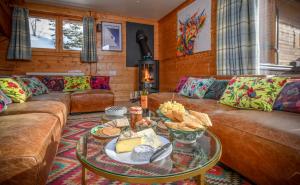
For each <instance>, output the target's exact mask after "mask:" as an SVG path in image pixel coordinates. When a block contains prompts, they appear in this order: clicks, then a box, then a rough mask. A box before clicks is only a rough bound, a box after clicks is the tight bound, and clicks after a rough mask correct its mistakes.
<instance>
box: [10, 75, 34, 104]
mask: <svg viewBox="0 0 300 185" xmlns="http://www.w3.org/2000/svg"><path fill="white" fill-rule="evenodd" d="M13 78H14V79H15V80H16V81H17V82H18V84H19V85H20V86H21V87H22V89H23V91H25V94H26V99H28V98H30V97H31V96H32V92H31V90H30V89H29V87H28V86H27V85H26V84H25V83H24V82H23V80H22V78H21V77H13Z"/></svg>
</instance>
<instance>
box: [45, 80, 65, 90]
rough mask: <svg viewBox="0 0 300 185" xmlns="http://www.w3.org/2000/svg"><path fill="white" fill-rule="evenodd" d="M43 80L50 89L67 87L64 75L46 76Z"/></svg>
mask: <svg viewBox="0 0 300 185" xmlns="http://www.w3.org/2000/svg"><path fill="white" fill-rule="evenodd" d="M42 82H43V83H44V84H45V85H46V86H47V88H48V89H49V90H50V91H63V90H64V88H65V86H64V78H63V77H54V76H45V77H43V78H42Z"/></svg>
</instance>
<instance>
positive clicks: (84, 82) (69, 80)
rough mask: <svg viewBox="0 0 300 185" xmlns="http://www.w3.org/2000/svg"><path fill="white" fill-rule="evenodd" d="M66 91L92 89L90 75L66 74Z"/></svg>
mask: <svg viewBox="0 0 300 185" xmlns="http://www.w3.org/2000/svg"><path fill="white" fill-rule="evenodd" d="M64 86H65V88H64V91H65V92H70V91H78V90H87V89H91V85H90V77H89V76H64Z"/></svg>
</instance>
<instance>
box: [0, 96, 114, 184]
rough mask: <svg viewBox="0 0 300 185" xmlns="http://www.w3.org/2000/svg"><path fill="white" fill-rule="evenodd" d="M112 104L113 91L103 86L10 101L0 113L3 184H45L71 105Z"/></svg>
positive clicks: (0, 181) (0, 180)
mask: <svg viewBox="0 0 300 185" xmlns="http://www.w3.org/2000/svg"><path fill="white" fill-rule="evenodd" d="M92 91H94V92H92ZM79 94H80V96H79ZM73 95H74V97H75V98H74V97H73ZM113 104H114V98H113V94H112V93H111V92H108V91H101V90H90V91H88V92H81V93H76V92H75V93H63V92H53V93H49V94H44V95H40V96H34V97H32V98H30V99H29V100H28V101H27V102H25V103H13V104H10V105H9V106H8V109H7V110H6V111H5V112H3V113H0V141H1V142H0V184H1V185H2V184H3V185H11V184H14V185H21V184H22V185H33V184H37V185H44V184H45V183H46V181H47V177H48V174H49V172H50V169H51V166H52V162H53V160H54V157H55V155H56V152H57V148H58V144H59V141H60V137H61V132H62V129H63V127H64V126H65V124H66V121H67V116H68V115H69V112H70V110H71V111H72V106H74V105H76V106H77V107H76V106H75V108H74V107H73V111H74V112H89V111H91V112H94V111H102V110H104V108H105V107H107V106H111V105H113ZM70 105H71V108H70Z"/></svg>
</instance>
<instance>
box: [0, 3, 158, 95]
mask: <svg viewBox="0 0 300 185" xmlns="http://www.w3.org/2000/svg"><path fill="white" fill-rule="evenodd" d="M25 6H27V7H28V8H29V9H30V11H31V12H35V13H38V14H41V15H45V16H48V15H49V16H60V17H62V16H63V17H66V18H68V17H70V18H75V19H76V18H77V19H78V18H79V19H82V17H83V16H85V15H89V11H87V10H86V9H77V8H65V7H59V6H49V5H43V4H35V3H28V4H26V5H25ZM91 13H92V15H93V16H94V17H95V18H96V22H97V23H100V22H101V21H108V22H116V23H121V24H122V42H123V45H122V48H123V51H122V52H109V51H101V33H100V32H97V36H96V38H97V54H98V63H93V64H85V63H82V62H80V53H79V52H76V51H72V52H70V51H69V52H67V51H59V50H54V51H51V50H40V49H39V50H38V49H33V53H32V55H33V57H32V61H29V62H16V64H15V66H14V70H13V74H25V73H26V72H67V71H69V70H81V71H83V72H84V73H85V74H87V75H110V71H115V72H116V75H115V76H111V82H110V85H111V88H112V90H113V92H114V93H115V96H116V101H128V100H129V96H130V92H131V91H133V90H136V89H137V69H136V68H128V67H126V21H130V22H136V23H143V24H151V25H154V29H155V30H154V36H155V38H154V43H155V46H154V49H155V59H159V56H158V47H159V45H158V21H155V20H148V19H141V18H132V17H124V16H119V15H112V14H108V13H102V12H91ZM58 44H60V43H58ZM1 52H4V51H3V48H1ZM0 60H1V61H2V60H3V58H2V55H1V58H0Z"/></svg>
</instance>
